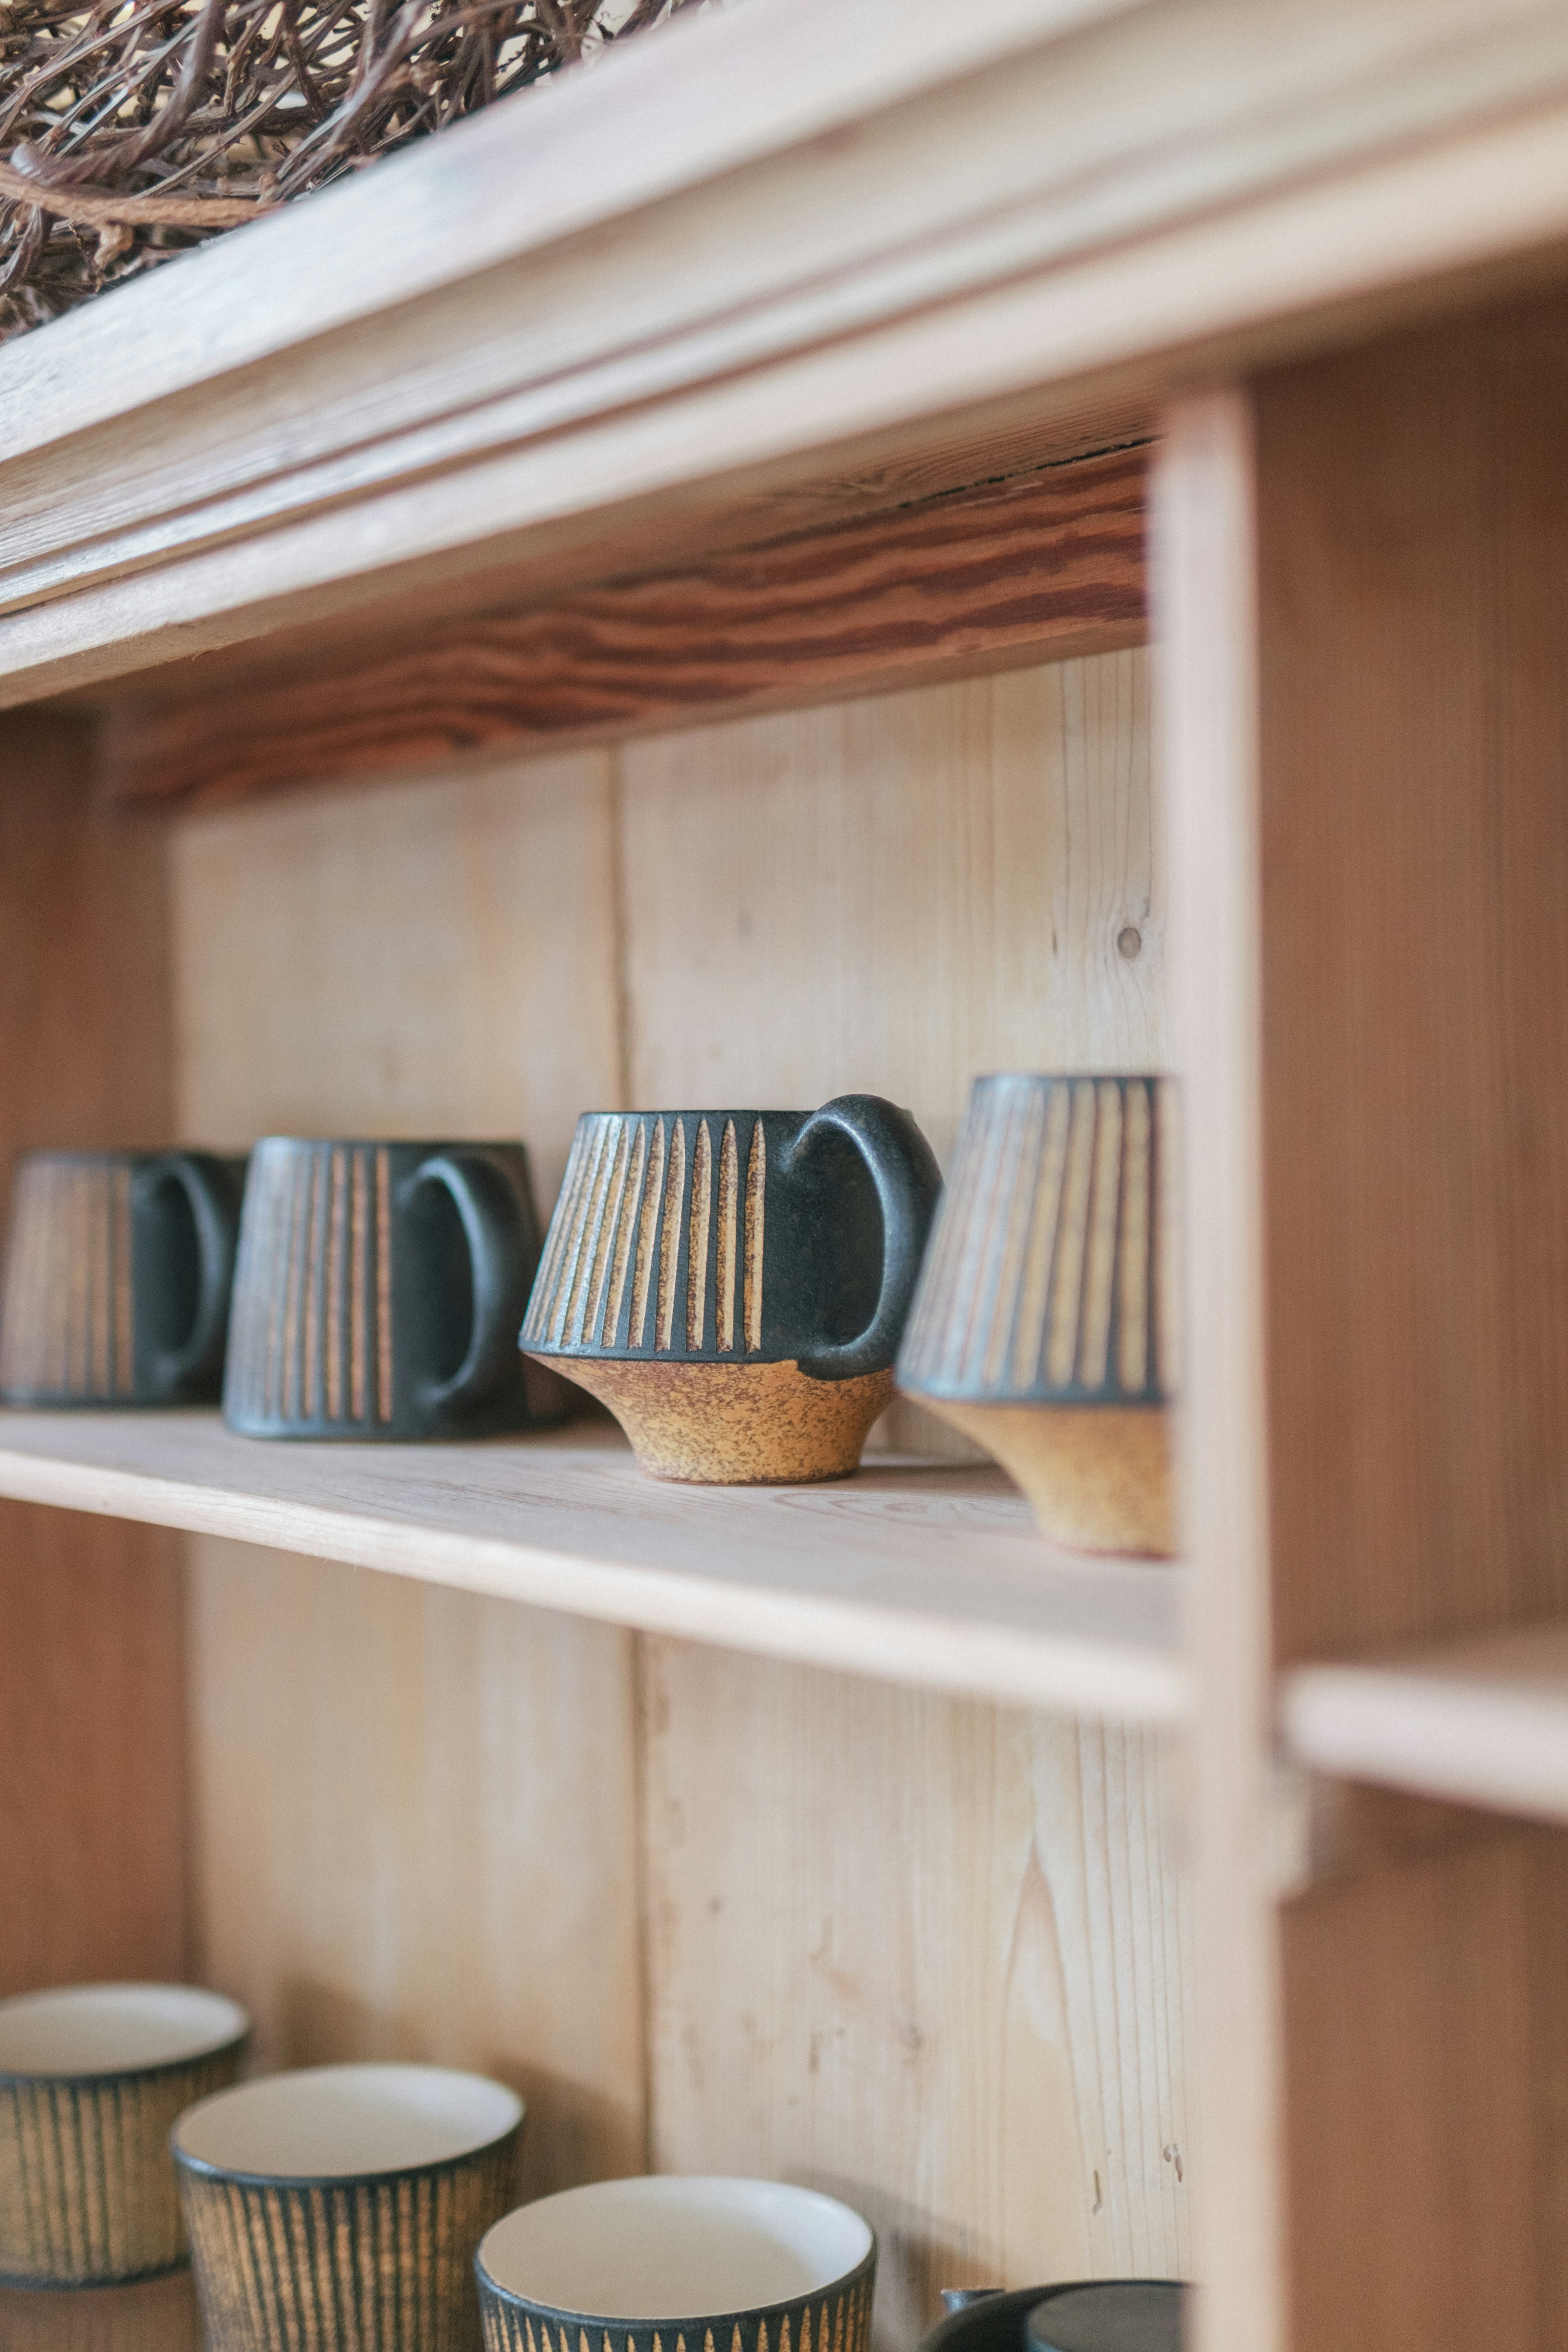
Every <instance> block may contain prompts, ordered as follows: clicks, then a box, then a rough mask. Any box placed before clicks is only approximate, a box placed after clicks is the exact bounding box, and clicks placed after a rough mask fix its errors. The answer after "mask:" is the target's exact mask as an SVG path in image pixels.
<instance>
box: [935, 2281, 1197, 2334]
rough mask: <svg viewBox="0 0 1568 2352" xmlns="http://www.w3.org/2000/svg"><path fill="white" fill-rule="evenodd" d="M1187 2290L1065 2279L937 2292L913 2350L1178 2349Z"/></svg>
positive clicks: (1174, 2284) (1168, 2284)
mask: <svg viewBox="0 0 1568 2352" xmlns="http://www.w3.org/2000/svg"><path fill="white" fill-rule="evenodd" d="M1186 2300H1187V2289H1186V2288H1185V2287H1184V2285H1182V2284H1180V2283H1179V2282H1178V2281H1176V2280H1173V2279H1094V2280H1084V2281H1079V2280H1070V2281H1067V2282H1065V2283H1063V2284H1058V2285H1056V2286H1026V2287H1019V2288H1017V2289H1016V2290H1015V2291H1014V2292H1013V2293H1011V2294H1000V2293H998V2292H996V2291H995V2290H994V2289H990V2288H970V2289H967V2290H964V2291H962V2292H960V2293H957V2294H946V2295H944V2297H943V2301H944V2302H945V2303H946V2304H947V2305H948V2316H947V2317H946V2318H945V2319H944V2320H943V2321H942V2323H941V2325H940V2326H936V2327H933V2328H932V2329H931V2334H930V2335H929V2336H927V2337H926V2338H925V2340H924V2342H923V2343H922V2345H921V2352H1181V2343H1182V2321H1183V2314H1184V2310H1185V2308H1186Z"/></svg>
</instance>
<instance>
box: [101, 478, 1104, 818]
mask: <svg viewBox="0 0 1568 2352" xmlns="http://www.w3.org/2000/svg"><path fill="white" fill-rule="evenodd" d="M1142 483H1143V456H1142V452H1141V451H1138V450H1117V451H1112V452H1110V453H1108V454H1106V455H1102V456H1100V457H1086V458H1083V459H1080V460H1079V461H1078V462H1077V463H1075V464H1071V465H1059V466H1056V467H1051V468H1050V469H1048V470H1047V472H1045V473H1043V474H1036V475H1032V476H1028V477H1026V478H1024V479H1023V480H1021V481H1014V482H1007V483H1002V484H997V485H994V486H992V487H989V488H982V489H978V490H967V491H963V492H960V493H957V494H955V495H952V496H950V497H947V498H940V499H926V500H921V499H913V500H910V501H908V502H906V503H904V504H903V505H901V506H900V507H899V508H897V509H894V510H892V511H891V512H888V513H883V514H879V515H877V516H876V517H874V518H872V519H870V520H866V521H862V522H856V523H849V524H841V525H840V526H839V527H838V528H837V529H836V530H827V531H822V532H817V533H814V534H807V535H804V536H797V537H795V538H793V539H785V540H773V541H769V542H768V543H767V544H765V545H763V546H761V547H757V548H751V549H747V550H746V551H744V552H743V553H741V554H738V555H729V556H719V557H714V558H711V559H710V561H709V562H706V563H705V564H702V565H700V566H699V567H697V568H695V569H692V570H689V571H684V572H660V573H658V574H656V575H655V576H654V577H652V578H649V579H646V580H638V581H632V582H629V583H625V584H622V585H619V586H610V587H606V588H604V589H601V590H599V591H597V592H595V593H592V594H587V595H579V596H575V597H569V598H566V599H564V600H563V601H562V602H560V603H558V604H544V605H540V606H537V607H534V608H531V609H529V610H526V611H523V612H521V613H510V614H509V613H501V614H494V615H491V616H490V617H489V618H487V619H482V620H479V621H477V622H470V623H468V624H467V625H463V626H459V627H447V628H444V629H436V630H434V631H432V630H430V629H426V630H425V631H423V632H422V633H421V634H420V635H418V637H417V638H416V640H415V641H413V642H411V643H410V644H409V645H408V646H405V647H404V648H402V649H400V650H397V651H395V652H391V653H385V652H384V653H381V654H379V655H378V656H377V658H375V659H374V660H373V661H370V662H368V663H362V664H361V665H360V666H358V667H340V668H338V669H336V670H331V669H329V670H327V671H326V672H325V673H323V674H319V675H315V676H311V675H309V674H307V675H306V676H304V677H300V675H299V670H298V666H296V667H293V668H291V669H288V670H284V671H281V672H279V674H277V675H275V676H271V677H265V678H263V679H261V680H258V681H257V682H254V683H250V684H248V685H247V686H244V687H239V688H237V687H236V686H234V685H232V684H231V685H229V686H227V687H226V688H224V689H223V690H221V691H219V692H217V693H215V694H211V695H208V696H205V697H204V696H199V695H198V696H197V697H196V698H191V695H190V689H189V688H188V686H184V685H182V687H181V688H179V689H178V695H179V698H178V699H176V700H174V701H172V702H169V703H167V704H161V703H158V702H156V701H149V702H147V703H141V702H136V703H128V704H124V705H121V706H119V707H117V708H116V709H113V710H112V711H111V712H110V720H109V724H108V726H107V729H106V731H105V736H104V739H103V749H102V760H103V776H104V782H105V786H106V789H107V790H108V792H109V793H110V797H111V798H114V799H118V800H123V801H127V802H150V803H161V804H162V803H170V802H180V803H194V804H205V803H230V802H234V801H237V800H244V799H247V798H249V797H251V796H252V795H254V794H256V793H263V792H268V791H271V790H275V789H277V788H278V787H279V786H281V785H289V784H298V783H300V782H321V781H323V780H325V779H328V778H331V777H335V776H342V775H344V774H348V773H353V772H379V773H382V774H384V773H386V772H388V771H389V770H395V769H396V768H398V767H406V766H409V765H411V764H412V765H417V764H419V763H421V762H426V763H427V762H428V761H431V760H434V759H439V758H441V757H443V756H446V755H452V754H457V753H459V752H462V751H474V750H480V749H489V750H495V749H500V748H504V747H505V746H507V745H509V744H519V745H521V744H526V743H532V744H534V745H540V744H548V743H550V742H551V741H552V740H571V739H582V740H589V739H591V740H595V741H603V740H607V739H611V738H614V737H616V736H623V735H628V734H635V733H645V732H647V731H650V730H653V729H655V728H658V727H659V726H666V727H668V726H670V725H674V724H679V722H680V721H681V720H682V719H686V720H689V719H692V718H694V717H699V716H701V715H703V714H704V713H705V712H707V711H709V710H711V711H713V712H714V713H716V714H717V713H721V712H723V711H725V710H728V709H736V710H738V709H747V708H759V709H766V708H768V707H770V706H775V705H776V706H784V705H786V704H804V703H809V702H813V701H817V702H820V701H821V700H823V699H824V698H826V696H828V695H830V694H844V693H849V692H854V691H856V690H865V689H866V688H871V689H872V690H875V689H877V688H881V687H887V686H904V685H910V684H913V683H915V682H916V681H917V680H919V679H920V678H921V677H924V676H928V675H929V676H932V677H935V676H939V675H944V674H959V673H962V672H963V671H964V670H966V669H967V670H973V669H977V668H981V667H984V668H987V669H997V668H1004V667H1008V666H1009V665H1014V666H1016V665H1018V664H1021V663H1028V662H1039V661H1042V660H1047V659H1061V658H1065V657H1067V656H1073V655H1079V654H1084V653H1098V652H1104V651H1106V650H1109V649H1111V648H1114V647H1119V646H1126V645H1131V644H1135V643H1137V642H1138V641H1139V640H1140V639H1141V638H1142V635H1143V629H1144V617H1143V577H1142V569H1143V516H1142Z"/></svg>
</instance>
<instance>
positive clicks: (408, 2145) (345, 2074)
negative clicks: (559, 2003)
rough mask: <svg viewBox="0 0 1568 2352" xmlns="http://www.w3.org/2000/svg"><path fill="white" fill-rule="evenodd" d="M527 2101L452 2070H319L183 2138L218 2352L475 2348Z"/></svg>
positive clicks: (248, 2100)
mask: <svg viewBox="0 0 1568 2352" xmlns="http://www.w3.org/2000/svg"><path fill="white" fill-rule="evenodd" d="M522 2119H523V2106H522V2101H521V2099H520V2098H519V2097H518V2095H517V2094H516V2092H515V2091H509V2090H508V2089H507V2088H506V2086H505V2084H501V2083H492V2082H489V2081H487V2080H486V2078H485V2077H484V2076H483V2075H480V2074H457V2073H454V2072H453V2071H452V2070H451V2069H450V2068H447V2067H445V2066H403V2065H359V2066H310V2067H306V2068H304V2069H302V2070H301V2071H300V2072H299V2073H296V2074H269V2075H266V2076H264V2077H262V2078H261V2079H260V2080H259V2081H257V2082H254V2083H243V2084H240V2085H239V2086H238V2088H237V2089H236V2090H232V2091H223V2092H220V2093H219V2095H217V2097H216V2098H212V2099H204V2100H203V2101H202V2103H201V2105H199V2106H195V2107H193V2108H191V2110H190V2111H189V2113H188V2114H186V2115H184V2116H181V2118H180V2121H179V2123H178V2125H177V2126H176V2127H175V2130H174V2142H173V2145H174V2164H175V2168H176V2169H177V2170H178V2173H179V2177H180V2194H181V2197H182V2199H183V2200H184V2211H185V2224H186V2227H187V2229H188V2230H189V2231H190V2238H191V2259H192V2262H193V2263H194V2265H195V2276H196V2292H197V2294H198V2295H199V2297H200V2299H201V2306H202V2317H203V2320H204V2322H205V2326H206V2332H207V2340H208V2343H209V2344H210V2345H211V2346H213V2347H216V2352H306V2347H316V2346H318V2345H322V2344H329V2343H330V2344H334V2345H335V2344H342V2345H374V2347H375V2352H469V2347H472V2346H474V2345H476V2344H477V2343H478V2341H479V2319H478V2313H477V2308H476V2304H475V2294H474V2275H473V2262H474V2249H475V2247H476V2246H477V2245H478V2244H479V2240H480V2239H481V2238H482V2237H483V2236H484V2234H485V2231H487V2230H488V2229H489V2226H490V2224H491V2222H492V2221H496V2220H497V2219H498V2218H499V2217H500V2215H501V2214H502V2213H504V2212H505V2211H506V2210H507V2208H508V2206H509V2205H510V2203H511V2201H512V2200H513V2198H514V2196H515V2195H516V2174H517V2153H518V2144H519V2140H520V2138H521V2132H522Z"/></svg>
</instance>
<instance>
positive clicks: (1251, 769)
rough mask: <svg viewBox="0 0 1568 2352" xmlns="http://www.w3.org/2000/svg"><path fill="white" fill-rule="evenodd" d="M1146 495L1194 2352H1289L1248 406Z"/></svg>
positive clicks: (1223, 416) (1168, 459) (1185, 437)
mask: <svg viewBox="0 0 1568 2352" xmlns="http://www.w3.org/2000/svg"><path fill="white" fill-rule="evenodd" d="M1163 423H1164V438H1163V444H1162V449H1161V455H1160V458H1159V462H1158V464H1157V467H1156V468H1155V473H1154V478H1153V481H1152V506H1151V514H1150V523H1151V558H1152V572H1151V581H1150V586H1151V591H1152V599H1153V604H1154V610H1155V613H1156V615H1157V616H1158V631H1157V635H1156V644H1157V645H1158V646H1159V648H1160V655H1159V660H1160V668H1159V677H1160V688H1161V696H1162V709H1163V727H1164V730H1165V733H1164V743H1165V752H1164V774H1165V782H1166V789H1167V791H1168V793H1169V821H1170V855H1171V876H1172V904H1171V916H1172V930H1173V950H1174V951H1173V959H1172V965H1173V976H1174V980H1175V983H1176V985H1175V989H1174V991H1173V995H1174V1003H1173V1018H1174V1022H1175V1027H1176V1040H1177V1054H1178V1066H1179V1067H1180V1069H1181V1072H1182V1079H1183V1086H1184V1120H1183V1127H1184V1146H1185V1151H1186V1176H1187V1181H1186V1183H1185V1185H1184V1202H1185V1208H1186V1236H1185V1238H1186V1275H1187V1295H1188V1302H1189V1305H1188V1314H1187V1318H1186V1333H1187V1350H1188V1360H1187V1388H1186V1391H1185V1397H1184V1411H1183V1412H1182V1413H1181V1414H1180V1415H1179V1416H1178V1421H1177V1430H1178V1440H1179V1447H1180V1470H1181V1484H1182V1490H1183V1512H1184V1522H1185V1536H1186V1541H1187V1543H1188V1545H1189V1546H1190V1548H1191V1550H1192V1556H1193V1562H1194V1596H1193V1616H1192V1627H1193V1636H1194V1657H1193V1666H1194V1684H1195V1686H1196V1693H1197V1704H1196V1706H1195V1707H1194V1723H1193V1781H1194V1839H1195V1845H1196V1856H1195V1862H1196V1871H1195V1875H1196V1882H1197V1898H1196V1899H1197V1912H1198V1948H1199V1955H1200V1973H1199V1979H1198V1984H1199V2009H1198V2014H1199V2053H1200V2060H1199V2082H1200V2084H1201V2087H1202V2096H1203V2133H1204V2145H1205V2147H1206V2148H1207V2149H1208V2151H1209V2158H1210V2160H1209V2165H1208V2168H1207V2170H1206V2173H1205V2206H1204V2227H1205V2242H1204V2261H1203V2271H1202V2278H1203V2294H1202V2296H1201V2298H1200V2300H1199V2303H1198V2309H1197V2315H1196V2316H1197V2327H1198V2342H1199V2347H1201V2352H1285V2347H1286V2346H1287V2344H1288V2343H1289V2341H1290V2338H1289V2280H1288V2277H1287V2274H1286V2260H1287V2256H1286V2243H1287V2241H1286V2236H1285V2221H1286V2211H1285V2207H1286V2197H1285V2188H1284V2182H1283V2179H1282V2174H1281V2166H1280V2153H1281V2141H1282V2131H1283V2125H1282V2116H1283V2101H1284V2074H1283V2033H1282V2026H1281V2007H1280V1990H1279V1930H1278V1919H1277V1915H1276V1911H1275V1906H1274V1902H1273V1892H1274V1890H1273V1887H1272V1886H1271V1885H1270V1884H1269V1883H1268V1868H1269V1865H1268V1861H1267V1860H1266V1858H1267V1857H1268V1856H1269V1854H1270V1851H1271V1848H1272V1847H1273V1846H1275V1845H1276V1843H1278V1821H1277V1800H1276V1790H1275V1783H1274V1775H1273V1771H1272V1742H1273V1727H1272V1708H1273V1673H1272V1667H1273V1658H1272V1632H1271V1623H1272V1620H1271V1605H1272V1592H1271V1588H1270V1580H1269V1551H1268V1472H1269V1463H1268V1431H1267V1424H1266V1391H1265V1366H1266V1362H1267V1358H1266V1354H1265V1326H1264V1316H1263V1286H1264V1278H1265V1270H1264V1262H1263V1242H1262V1229H1263V1217H1264V1195H1263V1177H1264V1167H1263V1153H1262V1133H1261V1129H1262V1106H1261V1087H1262V1073H1261V1067H1260V1045H1259V1025H1260V1024H1259V972H1258V961H1259V954H1260V947H1261V940H1260V915H1259V901H1260V893H1261V877H1260V874H1259V869H1258V731H1257V677H1256V667H1257V614H1256V569H1257V556H1256V543H1255V537H1254V531H1255V518H1254V488H1255V484H1254V465H1253V443H1252V416H1251V411H1250V406H1249V404H1248V402H1247V399H1246V398H1245V396H1243V395H1242V394H1238V393H1235V392H1220V393H1215V394H1209V395H1205V396H1204V397H1202V398H1198V399H1194V400H1191V401H1189V402H1186V403H1184V404H1182V405H1181V406H1180V407H1178V408H1176V409H1173V411H1171V412H1170V413H1169V414H1168V415H1166V417H1165V418H1164V420H1163Z"/></svg>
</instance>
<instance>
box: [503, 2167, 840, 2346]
mask: <svg viewBox="0 0 1568 2352" xmlns="http://www.w3.org/2000/svg"><path fill="white" fill-rule="evenodd" d="M475 2269H476V2271H477V2273H478V2276H479V2309H480V2312H481V2315H482V2316H483V2319H484V2330H485V2347H486V2352H581V2347H582V2345H583V2344H584V2342H586V2343H587V2344H589V2345H590V2346H591V2347H593V2352H606V2347H607V2352H868V2347H869V2344H870V2340H871V2291H872V2288H873V2286H874V2284H875V2283H876V2273H877V2241H876V2238H875V2236H874V2234H873V2232H872V2231H871V2229H870V2226H869V2224H868V2223H867V2222H865V2221H862V2220H861V2218H860V2216H859V2214H858V2213H856V2212H852V2211H851V2210H850V2209H849V2207H848V2206H847V2205H840V2204H839V2203H838V2202H837V2199H835V2198H832V2197H823V2196H821V2195H819V2194H818V2193H817V2191H816V2189H795V2188H791V2187H789V2186H787V2185H786V2184H785V2183H784V2182H782V2181H776V2180H726V2179H677V2178H674V2177H672V2176H670V2175H668V2174H655V2175H647V2176H644V2177H643V2178H641V2179H635V2180H601V2181H595V2183H594V2184H593V2186H592V2187H591V2188H587V2189H563V2191H562V2192H561V2194H560V2195H559V2196H556V2197H542V2198H541V2199H540V2200H539V2201H538V2202H537V2203H536V2204H533V2205H524V2206H523V2207H521V2210H519V2211H517V2212H515V2213H509V2214H508V2215H507V2217H506V2219H505V2221H498V2222H497V2223H496V2225H495V2227H494V2228H493V2229H492V2230H491V2231H489V2235H488V2236H487V2237H486V2238H485V2239H484V2240H483V2242H482V2243H481V2244H480V2247H479V2256H478V2259H477V2262H476V2263H475Z"/></svg>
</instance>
